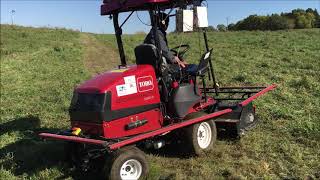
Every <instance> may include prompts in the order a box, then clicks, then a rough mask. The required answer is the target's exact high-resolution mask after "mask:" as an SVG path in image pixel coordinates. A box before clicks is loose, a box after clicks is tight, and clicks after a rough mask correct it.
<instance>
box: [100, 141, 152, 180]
mask: <svg viewBox="0 0 320 180" xmlns="http://www.w3.org/2000/svg"><path fill="white" fill-rule="evenodd" d="M105 172H106V175H107V177H108V179H111V180H113V179H117V180H118V179H122V180H136V179H141V178H143V177H145V176H146V175H147V174H148V172H149V166H148V162H147V160H146V157H145V154H144V152H142V151H141V150H140V149H138V148H136V147H125V148H123V149H119V150H117V151H116V152H114V153H113V154H111V158H110V159H108V161H107V163H106V166H105Z"/></svg>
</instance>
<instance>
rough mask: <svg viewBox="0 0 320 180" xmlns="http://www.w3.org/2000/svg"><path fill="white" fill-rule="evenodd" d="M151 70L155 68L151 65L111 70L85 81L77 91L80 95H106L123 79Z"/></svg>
mask: <svg viewBox="0 0 320 180" xmlns="http://www.w3.org/2000/svg"><path fill="white" fill-rule="evenodd" d="M150 70H153V67H152V66H150V65H139V66H137V65H133V66H129V67H128V68H127V69H115V70H111V71H108V72H105V73H103V74H100V75H97V76H96V77H94V78H92V79H90V80H87V81H85V82H84V83H83V84H81V85H79V86H78V87H77V88H76V91H77V92H80V93H105V92H106V91H108V90H109V89H110V88H111V87H113V85H114V84H115V83H118V82H119V81H123V77H125V76H128V75H132V74H136V72H137V71H138V72H141V71H150Z"/></svg>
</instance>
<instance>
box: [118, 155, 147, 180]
mask: <svg viewBox="0 0 320 180" xmlns="http://www.w3.org/2000/svg"><path fill="white" fill-rule="evenodd" d="M141 174H142V165H141V163H140V162H139V161H137V160H135V159H129V160H127V161H126V162H125V163H123V164H122V166H121V169H120V177H121V179H123V180H135V179H139V178H140V176H141Z"/></svg>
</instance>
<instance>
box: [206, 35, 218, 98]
mask: <svg viewBox="0 0 320 180" xmlns="http://www.w3.org/2000/svg"><path fill="white" fill-rule="evenodd" d="M203 38H204V43H205V45H206V50H207V52H208V51H210V50H209V44H208V38H207V31H206V29H204V30H203ZM209 58H210V59H209V69H210V73H211V77H212V81H213V87H214V89H215V93H216V95H217V96H219V93H218V86H217V83H216V78H215V75H214V71H213V65H212V59H211V57H209Z"/></svg>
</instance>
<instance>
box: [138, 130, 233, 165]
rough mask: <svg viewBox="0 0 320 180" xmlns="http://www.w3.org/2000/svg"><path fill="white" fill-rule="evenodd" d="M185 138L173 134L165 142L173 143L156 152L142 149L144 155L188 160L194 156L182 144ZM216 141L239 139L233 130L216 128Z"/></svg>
mask: <svg viewBox="0 0 320 180" xmlns="http://www.w3.org/2000/svg"><path fill="white" fill-rule="evenodd" d="M228 128H229V127H228ZM185 136H186V135H184V134H180V133H178V134H174V135H173V136H168V138H167V141H173V142H172V143H170V144H168V145H165V146H164V147H163V148H160V149H158V150H152V149H151V150H147V149H144V148H142V149H143V150H144V152H145V153H147V154H152V155H156V156H162V157H168V158H179V159H188V158H191V157H194V156H195V155H194V154H193V153H192V152H190V149H189V148H187V145H186V144H185V143H186V142H183V138H181V137H185ZM178 139H179V140H178ZM217 140H218V141H230V142H237V141H238V140H239V137H238V136H237V135H236V133H235V132H234V129H231V128H229V129H226V128H218V129H217ZM167 141H166V142H167Z"/></svg>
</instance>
